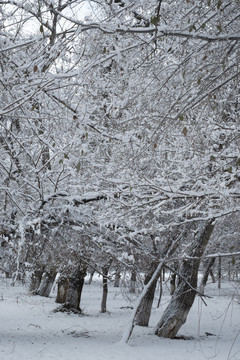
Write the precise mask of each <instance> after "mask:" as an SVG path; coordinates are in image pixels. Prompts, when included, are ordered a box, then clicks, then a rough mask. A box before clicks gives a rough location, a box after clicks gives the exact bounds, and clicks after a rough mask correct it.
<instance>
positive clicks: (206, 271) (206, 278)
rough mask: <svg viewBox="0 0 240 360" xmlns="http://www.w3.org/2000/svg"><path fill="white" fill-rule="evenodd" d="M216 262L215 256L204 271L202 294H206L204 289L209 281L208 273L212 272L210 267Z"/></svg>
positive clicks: (201, 286)
mask: <svg viewBox="0 0 240 360" xmlns="http://www.w3.org/2000/svg"><path fill="white" fill-rule="evenodd" d="M214 262H215V258H211V259H210V260H209V261H208V263H207V265H206V268H205V271H204V273H203V278H202V281H201V285H200V292H201V293H202V294H204V289H205V286H206V285H207V281H208V275H209V273H210V269H211V267H212V266H213V264H214Z"/></svg>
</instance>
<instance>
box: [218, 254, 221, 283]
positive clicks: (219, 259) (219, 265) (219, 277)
mask: <svg viewBox="0 0 240 360" xmlns="http://www.w3.org/2000/svg"><path fill="white" fill-rule="evenodd" d="M221 268H222V261H221V256H219V258H218V289H221V279H222V269H221Z"/></svg>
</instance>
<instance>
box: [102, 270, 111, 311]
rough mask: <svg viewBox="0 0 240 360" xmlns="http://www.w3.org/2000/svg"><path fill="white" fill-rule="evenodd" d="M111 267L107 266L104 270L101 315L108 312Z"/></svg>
mask: <svg viewBox="0 0 240 360" xmlns="http://www.w3.org/2000/svg"><path fill="white" fill-rule="evenodd" d="M109 267H110V265H106V266H104V267H103V268H102V273H103V283H102V284H103V293H102V302H101V313H105V312H106V311H107V294H108V283H107V276H108V270H109Z"/></svg>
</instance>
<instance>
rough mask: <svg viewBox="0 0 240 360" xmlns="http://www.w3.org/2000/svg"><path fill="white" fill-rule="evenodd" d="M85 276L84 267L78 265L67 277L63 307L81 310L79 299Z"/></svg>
mask: <svg viewBox="0 0 240 360" xmlns="http://www.w3.org/2000/svg"><path fill="white" fill-rule="evenodd" d="M85 276H86V268H85V267H81V266H80V265H79V266H78V267H77V269H76V270H75V271H74V273H73V274H72V276H70V278H69V285H68V292H67V298H66V302H65V304H64V308H67V309H73V310H77V311H80V312H81V309H80V301H81V295H82V288H83V285H84V277H85Z"/></svg>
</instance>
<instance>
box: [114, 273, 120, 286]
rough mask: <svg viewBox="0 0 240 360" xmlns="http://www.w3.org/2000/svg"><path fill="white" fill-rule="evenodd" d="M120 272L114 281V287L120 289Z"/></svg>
mask: <svg viewBox="0 0 240 360" xmlns="http://www.w3.org/2000/svg"><path fill="white" fill-rule="evenodd" d="M120 277H121V275H120V272H119V271H118V270H117V271H116V274H115V279H114V287H119V285H120Z"/></svg>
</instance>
